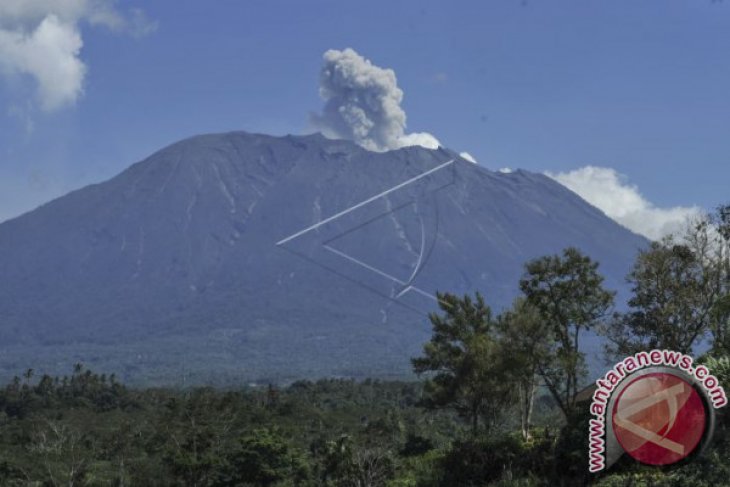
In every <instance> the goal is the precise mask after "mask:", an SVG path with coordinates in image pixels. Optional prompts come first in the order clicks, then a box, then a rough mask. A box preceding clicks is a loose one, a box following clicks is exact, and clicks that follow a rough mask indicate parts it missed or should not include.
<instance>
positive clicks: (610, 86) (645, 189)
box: [0, 0, 730, 225]
mask: <svg viewBox="0 0 730 487" xmlns="http://www.w3.org/2000/svg"><path fill="white" fill-rule="evenodd" d="M5 1H7V2H8V5H10V7H7V8H6V11H5V12H3V7H2V6H0V108H2V110H0V220H2V219H5V218H8V217H12V216H15V215H17V214H19V213H21V212H23V211H27V210H29V209H32V208H33V207H35V206H37V205H38V204H40V203H42V202H43V201H46V200H48V199H49V198H52V197H55V196H58V195H60V194H63V193H64V192H67V191H69V190H71V189H75V188H78V187H81V186H83V185H85V184H89V183H92V182H98V181H101V180H104V179H107V178H109V177H111V176H113V175H115V174H116V173H118V172H120V171H121V170H123V169H124V168H126V167H127V166H129V165H130V164H132V163H134V162H136V161H138V160H140V159H142V158H144V157H145V156H147V155H149V154H150V153H151V152H153V151H155V150H157V149H159V148H161V147H163V146H164V145H166V144H169V143H172V142H174V141H176V140H178V139H180V138H183V137H186V136H189V135H193V134H197V133H204V132H218V131H227V130H238V129H243V130H248V131H254V132H265V133H272V134H286V133H295V134H297V133H305V132H308V131H311V130H312V127H311V125H310V123H309V117H310V114H311V113H315V112H318V111H320V110H321V108H322V105H323V102H322V100H321V99H320V97H319V94H318V83H319V71H320V68H321V66H322V62H323V61H322V55H323V53H324V52H325V51H326V50H328V49H344V48H346V47H351V48H353V49H355V50H356V51H357V52H358V53H359V54H361V55H362V56H364V57H366V58H368V59H370V60H372V62H373V63H374V64H376V65H378V66H382V67H387V68H392V69H393V70H394V71H395V73H396V75H397V79H398V85H399V86H400V88H401V89H402V90H403V91H404V93H405V97H404V100H403V104H402V106H403V109H404V110H405V111H406V113H407V116H408V131H409V132H412V131H417V132H421V131H425V132H429V133H431V134H434V135H435V136H436V137H438V139H439V140H440V141H441V143H442V144H443V145H445V146H447V147H450V148H453V149H455V150H457V151H468V152H469V153H470V154H472V155H473V156H474V157H475V158H476V159H477V160H478V161H479V163H480V164H481V165H483V166H485V167H487V168H490V169H497V168H501V167H510V168H524V169H529V170H533V171H539V172H545V171H550V172H551V173H552V174H553V175H555V176H556V177H558V179H559V180H561V181H562V182H564V183H566V184H567V185H568V186H569V187H571V184H572V185H573V189H575V190H576V191H578V192H579V194H582V195H583V196H584V197H586V198H587V199H589V201H591V202H593V203H594V204H598V202H599V201H603V200H601V198H603V199H604V200H605V199H606V198H609V197H610V196H611V195H612V194H613V193H621V194H619V195H618V196H616V198H614V199H613V200H611V201H610V202H609V203H606V204H608V205H609V206H611V208H614V207H619V210H616V209H615V208H614V210H613V211H614V213H616V214H617V215H618V213H620V207H621V205H624V204H626V205H631V204H636V201H634V200H632V199H631V198H634V197H636V196H638V194H637V189H636V188H638V191H640V193H641V195H642V196H643V200H642V201H643V203H642V204H644V205H645V206H646V207H647V208H648V209H650V210H656V211H663V209H665V208H670V207H692V206H694V205H697V206H699V207H702V208H712V207H714V206H715V205H717V204H719V203H722V202H726V201H728V200H730V190H728V188H729V187H730V137H728V136H727V131H728V127H730V58H728V52H730V2H713V1H711V0H707V1H705V0H692V1H689V0H683V1H679V0H654V1H651V0H646V1H641V2H637V1H635V0H633V1H630V0H626V1H622V0H612V1H611V2H606V1H591V0H580V1H578V0H575V1H560V0H551V1H534V0H527V1H520V0H493V1H473V2H447V1H441V2H436V1H430V0H426V1H397V2H393V1H371V2H342V1H334V0H333V1H294V0H292V1H287V2H284V1H271V0H270V1H246V2H241V1H236V0H218V1H216V2H209V1H202V0H197V1H193V0H175V1H155V2H127V1H125V0H120V1H118V2H116V3H110V2H108V1H105V0H58V1H56V2H52V1H50V0H3V2H5ZM23 1H25V2H26V3H22V2H23ZM13 4H14V5H15V7H16V10H15V11H12V8H13V7H12V5H13ZM28 5H32V6H34V7H36V10H34V11H33V12H30V11H23V9H24V8H27V6H28ZM64 8H67V9H69V10H68V11H66V12H60V11H56V10H58V9H64ZM44 9H45V10H44ZM71 9H75V10H73V12H71ZM69 12H71V13H69ZM3 15H4V16H5V17H4V18H3ZM48 15H57V16H58V17H59V18H60V21H59V22H60V24H59V25H61V26H66V27H68V33H69V34H72V33H74V32H75V33H77V34H78V36H79V38H80V39H81V41H82V42H83V47H81V48H80V50H79V52H78V53H72V58H73V59H76V60H77V61H78V62H79V63H80V66H81V67H82V68H83V75H82V74H79V73H81V72H82V71H78V72H76V75H77V79H82V86H83V94H80V95H78V96H76V95H72V96H70V98H68V99H66V101H65V102H64V103H62V104H61V105H60V106H54V107H49V106H48V96H49V95H48V93H47V92H44V91H43V89H42V88H38V82H39V81H38V76H40V75H39V74H38V73H41V74H42V73H44V72H45V71H43V69H44V67H43V66H44V65H43V64H42V62H43V61H44V60H47V61H48V62H50V63H52V62H54V59H53V58H44V57H43V55H45V54H43V53H41V54H42V55H41V54H38V56H40V62H41V65H40V66H38V64H37V63H36V64H32V63H25V62H24V61H23V59H22V58H21V57H22V56H23V55H24V54H23V53H26V52H27V53H30V54H28V55H33V56H35V55H36V54H37V51H32V50H27V51H23V53H21V54H17V53H15V52H14V51H13V49H15V47H17V46H16V45H15V44H13V42H12V40H13V39H25V38H30V37H31V36H33V35H34V32H35V29H38V26H39V24H40V23H42V22H43V21H44V20H47V17H48ZM3 35H4V37H3ZM12 36H15V37H12ZM3 42H5V46H4V47H3ZM54 52H55V51H54ZM48 55H49V56H52V55H53V52H51V53H50V54H48ZM13 56H15V57H13ZM27 66H31V67H27ZM49 83H50V84H49ZM59 85H60V82H59ZM56 88H57V87H56V86H55V85H53V83H52V82H49V81H48V80H46V87H45V89H46V91H48V90H54V89H56ZM59 89H60V88H59ZM44 103H45V104H44ZM585 166H597V167H602V168H604V169H605V171H608V172H605V171H604V172H600V171H599V172H597V171H593V172H590V171H589V172H586V171H585V170H584V171H583V172H581V173H578V172H571V171H576V170H578V169H580V168H584V167H585ZM561 174H562V179H561V178H560V177H559V175H561ZM597 174H598V175H599V176H600V178H603V179H600V178H599V181H598V182H596V180H595V176H596V175H597ZM619 175H623V178H621V177H619ZM612 178H613V179H612ZM601 181H603V182H601ZM606 181H608V182H606ZM586 188H590V189H586ZM581 189H583V190H584V192H583V193H581ZM589 191H590V192H594V193H595V192H601V191H603V192H604V194H601V195H597V196H596V195H595V194H593V193H590V194H589V193H588V192H589ZM606 192H608V193H610V194H609V195H608V196H607V195H606V194H605V193H606ZM592 197H594V198H593V200H592V199H591V198H592ZM624 197H625V198H624ZM622 198H624V199H622ZM632 201H633V202H632ZM606 208H608V207H606ZM647 208H644V209H645V210H646V209H647ZM604 211H607V213H609V212H610V211H611V210H606V209H605V208H604ZM646 215H647V214H646V213H641V214H634V216H633V218H634V219H635V220H636V219H637V218H638V219H643V218H645V217H646ZM648 215H650V214H648ZM612 216H613V215H612ZM627 225H628V224H627Z"/></svg>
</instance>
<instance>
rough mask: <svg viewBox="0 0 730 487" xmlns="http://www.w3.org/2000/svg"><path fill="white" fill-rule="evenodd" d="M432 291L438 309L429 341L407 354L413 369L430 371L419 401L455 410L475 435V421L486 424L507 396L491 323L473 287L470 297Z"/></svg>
mask: <svg viewBox="0 0 730 487" xmlns="http://www.w3.org/2000/svg"><path fill="white" fill-rule="evenodd" d="M437 296H438V299H439V307H440V308H441V311H442V312H443V313H444V314H443V315H438V314H436V313H431V315H430V316H429V318H430V320H431V324H432V325H433V336H432V338H431V341H429V342H428V343H426V345H425V346H424V349H423V352H424V353H423V356H422V357H418V358H414V359H412V363H413V368H414V370H415V372H416V373H417V374H424V373H429V374H431V375H430V377H429V378H428V380H426V382H425V384H424V399H423V405H424V406H426V407H427V408H430V409H437V408H451V409H453V410H455V411H456V412H457V414H458V415H459V416H460V417H462V418H464V419H465V420H467V421H468V423H469V424H470V425H471V432H472V434H473V435H476V434H477V432H478V431H479V426H480V424H482V425H483V426H485V427H489V426H491V425H492V424H493V422H494V421H495V420H496V419H497V418H498V417H499V416H500V415H501V412H502V410H503V409H504V406H505V405H506V404H508V403H509V401H510V388H509V386H508V384H507V383H506V374H505V368H504V366H503V364H502V360H501V354H500V352H499V344H498V342H497V340H496V339H495V335H496V323H495V321H494V320H493V319H492V312H491V310H490V308H489V306H487V305H486V304H485V302H484V298H483V297H482V296H481V295H480V294H478V293H477V295H476V300H472V299H471V297H469V296H464V297H463V298H459V297H457V296H455V295H453V294H448V293H447V294H440V293H439V294H437ZM480 422H481V423H480Z"/></svg>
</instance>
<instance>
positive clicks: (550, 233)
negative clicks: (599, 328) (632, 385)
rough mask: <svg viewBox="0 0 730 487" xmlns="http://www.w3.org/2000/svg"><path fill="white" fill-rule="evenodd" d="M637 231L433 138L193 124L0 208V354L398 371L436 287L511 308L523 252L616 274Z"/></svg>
mask: <svg viewBox="0 0 730 487" xmlns="http://www.w3.org/2000/svg"><path fill="white" fill-rule="evenodd" d="M645 243H646V241H645V240H644V239H643V238H642V237H639V236H637V235H635V234H633V233H631V232H629V231H628V230H626V229H624V228H623V227H621V226H619V225H617V224H616V223H614V222H613V221H612V220H610V219H608V218H607V217H606V216H605V215H604V214H603V213H601V212H600V211H599V210H597V209H596V208H594V207H592V206H590V205H588V204H587V203H586V202H585V201H583V200H582V199H580V198H579V197H578V196H577V195H575V194H574V193H572V192H570V191H569V190H567V189H565V188H564V187H562V186H560V185H559V184H557V183H555V182H554V181H552V180H550V179H549V178H547V177H545V176H542V175H538V174H533V173H529V172H525V171H516V172H514V173H510V174H502V173H496V172H491V171H488V170H486V169H484V168H481V167H479V166H477V165H474V164H471V163H468V162H466V161H464V160H462V159H460V158H459V157H458V156H457V155H455V154H454V153H452V152H450V151H447V150H444V149H439V150H435V151H434V150H426V149H423V148H418V147H410V148H406V149H401V150H397V151H391V152H386V153H373V152H369V151H366V150H364V149H362V148H360V147H358V146H356V145H354V144H352V143H350V142H345V141H333V140H328V139H325V138H324V137H322V136H320V135H312V136H303V137H294V136H287V137H271V136H265V135H255V134H248V133H243V132H236V133H228V134H216V135H204V136H198V137H193V138H190V139H186V140H183V141H181V142H178V143H176V144H173V145H171V146H169V147H167V148H165V149H163V150H161V151H159V152H157V153H155V154H153V155H152V156H150V157H149V158H147V159H146V160H144V161H142V162H140V163H137V164H135V165H133V166H132V167H130V168H129V169H127V170H126V171H124V172H122V173H121V174H119V175H118V176H116V177H115V178H113V179H111V180H109V181H107V182H104V183H101V184H96V185H92V186H88V187H86V188H83V189H81V190H78V191H75V192H73V193H71V194H69V195H66V196H64V197H62V198H59V199H57V200H55V201H52V202H50V203H48V204H46V205H44V206H42V207H40V208H38V209H36V210H35V211H32V212H30V213H28V214H25V215H23V216H21V217H19V218H16V219H13V220H10V221H8V222H5V223H3V224H0V275H1V276H2V277H3V278H2V281H0V338H1V339H2V341H0V343H2V351H3V354H1V355H0V357H1V358H0V369H2V370H6V371H10V372H11V373H17V372H18V370H19V369H22V368H23V367H27V366H28V367H30V366H32V367H35V368H41V369H43V370H54V371H55V370H58V369H61V371H63V370H67V368H68V367H69V365H70V364H71V363H73V362H76V361H83V362H84V363H87V364H89V365H90V366H92V367H98V368H103V369H106V370H114V371H117V372H118V373H120V374H122V375H123V376H124V377H125V379H127V380H131V381H153V382H167V383H169V382H179V381H183V380H192V381H201V380H206V381H210V380H214V379H212V378H211V374H214V375H215V380H221V381H225V380H229V379H230V378H236V379H246V380H279V379H289V378H296V377H311V376H318V375H355V376H363V375H399V374H402V373H404V372H407V371H408V359H409V357H410V356H412V355H413V354H415V353H418V351H419V350H420V346H421V344H422V343H423V341H424V340H425V339H427V338H428V336H429V334H430V326H429V324H428V321H427V319H426V317H425V314H426V313H427V312H428V311H430V310H433V309H434V308H435V304H436V303H435V300H434V299H433V297H432V295H433V293H434V292H435V291H436V290H443V291H452V292H459V293H463V292H473V291H476V290H480V291H482V292H483V293H484V294H485V295H486V296H487V299H488V301H489V302H490V303H491V304H493V305H494V306H496V307H501V306H505V305H508V304H509V303H510V301H511V299H512V298H513V297H514V296H515V295H516V292H517V280H518V279H519V276H520V274H521V272H522V264H523V263H524V262H525V260H527V259H529V258H532V257H535V256H539V255H543V254H546V253H553V252H558V251H560V250H561V249H562V248H564V247H565V246H568V245H574V246H577V247H579V248H581V249H582V250H584V251H585V252H587V253H588V254H589V255H591V256H592V257H593V258H595V259H597V260H599V261H600V262H601V270H602V272H603V273H604V274H605V275H606V276H607V285H608V286H610V287H613V288H614V289H617V288H622V287H623V286H624V284H623V276H624V275H625V274H626V272H627V270H628V269H629V266H630V263H631V261H632V260H633V257H634V254H635V252H636V250H637V249H638V248H639V247H641V246H643V245H645Z"/></svg>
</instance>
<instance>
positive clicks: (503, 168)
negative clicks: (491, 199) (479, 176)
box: [498, 167, 512, 174]
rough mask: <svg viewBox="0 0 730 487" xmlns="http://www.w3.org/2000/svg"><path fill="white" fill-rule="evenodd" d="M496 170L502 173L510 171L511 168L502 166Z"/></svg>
mask: <svg viewBox="0 0 730 487" xmlns="http://www.w3.org/2000/svg"><path fill="white" fill-rule="evenodd" d="M498 171H499V172H501V173H502V174H509V173H511V172H512V168H509V167H502V168H499V169H498Z"/></svg>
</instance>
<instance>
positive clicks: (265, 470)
mask: <svg viewBox="0 0 730 487" xmlns="http://www.w3.org/2000/svg"><path fill="white" fill-rule="evenodd" d="M229 457H230V460H229V461H230V464H231V467H232V473H231V475H230V476H228V478H226V479H225V482H223V483H225V484H226V485H256V486H261V487H268V486H271V485H278V484H277V483H278V482H281V481H284V480H288V481H291V482H292V484H291V485H299V484H301V483H302V482H304V481H305V480H306V478H307V476H308V469H307V465H306V462H305V460H304V458H303V457H302V456H301V454H300V453H299V452H298V451H297V450H295V449H294V448H292V447H291V446H290V445H289V442H288V441H287V440H286V439H285V438H283V437H282V436H281V435H280V434H279V432H278V431H277V430H276V429H258V430H255V431H253V432H252V433H251V434H248V435H246V436H244V437H243V438H241V440H240V442H239V445H238V448H237V449H236V450H234V451H233V452H231V453H230V454H229ZM287 485H290V484H287Z"/></svg>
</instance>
